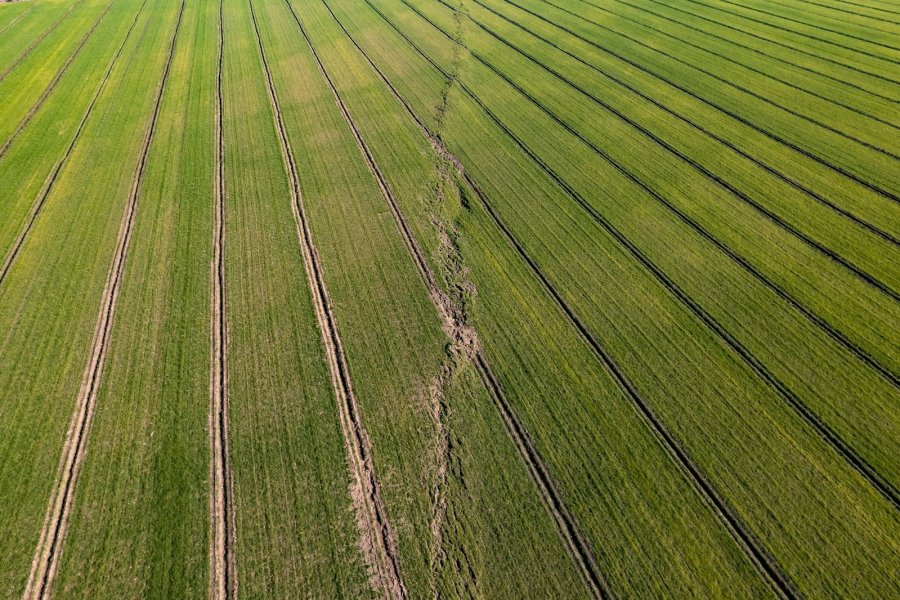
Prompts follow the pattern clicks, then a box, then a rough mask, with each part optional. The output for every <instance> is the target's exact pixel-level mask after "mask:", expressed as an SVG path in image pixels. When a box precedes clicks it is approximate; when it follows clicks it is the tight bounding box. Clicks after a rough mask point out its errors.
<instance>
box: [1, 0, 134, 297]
mask: <svg viewBox="0 0 900 600" xmlns="http://www.w3.org/2000/svg"><path fill="white" fill-rule="evenodd" d="M146 5H147V0H143V2H142V3H141V7H140V9H138V11H137V13H136V14H135V15H134V19H133V20H132V22H131V26H130V27H129V28H128V32H127V33H126V34H125V39H123V40H122V43H121V44H120V45H119V48H118V49H117V50H116V53H115V55H113V58H112V61H110V63H109V67H108V68H107V69H106V72H105V73H104V74H103V79H101V80H100V85H99V86H97V91H96V92H94V96H93V98H91V103H90V104H89V105H88V107H87V110H86V111H85V112H84V115H82V117H81V121H80V122H79V123H78V127H77V129H75V135H73V136H72V140H71V141H70V142H69V145H68V147H67V148H66V151H65V152H64V153H63V155H62V158H60V159H59V161H57V163H56V165H55V166H54V167H53V170H52V171H51V172H50V176H49V177H48V178H47V181H46V182H45V183H44V186H43V188H41V191H40V192H39V193H38V195H37V197H36V198H35V199H34V202H33V203H32V205H31V210H30V211H29V213H28V218H27V219H26V221H25V225H24V226H23V227H22V230H21V231H20V232H19V235H18V237H16V241H15V242H14V243H13V245H12V247H11V248H10V249H9V251H8V252H7V253H6V256H5V257H4V258H3V267H2V268H0V286H2V285H3V282H4V281H5V280H6V276H7V274H8V273H9V269H10V268H11V267H12V264H13V262H15V260H16V257H17V256H18V255H19V251H20V250H21V249H22V245H23V244H24V243H25V239H26V238H27V237H28V234H29V233H30V232H31V228H32V226H33V225H34V222H35V221H36V220H37V218H38V215H39V214H40V212H41V209H42V208H43V206H44V202H45V201H46V200H47V197H48V196H49V195H50V192H51V191H53V186H54V185H55V184H56V181H57V180H58V179H59V175H60V173H61V172H62V170H63V168H64V167H65V166H66V164H67V163H68V161H69V157H70V156H71V155H72V151H73V150H74V149H75V145H76V144H77V143H78V140H79V139H80V138H81V132H82V131H84V126H85V125H86V124H87V122H88V119H89V118H90V116H91V113H92V112H93V111H94V106H96V104H97V100H99V99H100V95H101V94H102V93H103V90H104V88H106V84H107V82H109V77H110V75H111V74H112V71H113V68H114V67H115V66H116V63H117V62H118V61H119V57H120V56H121V55H122V51H123V50H124V49H125V44H127V43H128V40H129V38H130V37H131V33H132V31H134V28H135V26H136V25H137V22H138V19H139V18H140V16H141V13H143V12H144V7H145V6H146Z"/></svg>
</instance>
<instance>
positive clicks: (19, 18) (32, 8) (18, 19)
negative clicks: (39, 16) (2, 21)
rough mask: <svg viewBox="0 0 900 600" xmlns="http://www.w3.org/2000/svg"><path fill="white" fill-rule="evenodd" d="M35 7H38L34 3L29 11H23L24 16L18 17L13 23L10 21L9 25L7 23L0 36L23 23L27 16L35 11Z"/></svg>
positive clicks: (0, 31) (0, 30)
mask: <svg viewBox="0 0 900 600" xmlns="http://www.w3.org/2000/svg"><path fill="white" fill-rule="evenodd" d="M35 6H36V5H35V4H34V3H32V5H31V6H29V7H28V8H27V9H25V10H23V11H22V14H21V15H19V16H18V17H16V18H15V19H13V20H12V21H10V22H9V23H7V24H6V27H3V28H2V29H0V35H3V34H4V33H6V32H7V31H9V30H10V29H12V28H13V27H15V26H16V23H18V22H19V21H21V20H22V19H23V18H24V17H25V15H27V14H28V13H30V12H31V11H33V10H34V7H35Z"/></svg>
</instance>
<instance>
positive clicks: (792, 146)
mask: <svg viewBox="0 0 900 600" xmlns="http://www.w3.org/2000/svg"><path fill="white" fill-rule="evenodd" d="M504 1H505V2H507V3H508V4H511V5H512V6H515V7H516V8H518V9H520V10H522V11H523V12H526V13H528V14H529V15H531V16H533V17H535V18H537V19H540V20H541V21H544V22H545V23H549V24H550V25H552V26H554V27H556V28H557V29H560V30H561V31H565V32H566V33H568V34H569V35H571V36H572V37H574V38H576V39H579V40H581V41H582V42H584V43H586V44H588V45H590V46H592V47H594V48H596V49H597V50H599V51H601V52H603V53H604V54H608V55H610V56H612V57H614V58H616V59H618V60H620V61H622V62H624V63H627V64H628V65H630V66H632V67H634V68H636V69H638V70H640V71H642V72H644V73H646V74H647V75H649V76H651V77H653V78H654V79H658V80H660V81H662V82H663V83H666V84H668V85H670V86H672V87H674V88H675V89H677V90H679V91H681V92H684V93H685V94H687V95H689V96H691V97H692V98H694V99H695V100H697V101H699V102H701V103H703V104H705V105H706V106H709V107H710V108H712V109H714V110H716V111H718V112H720V113H722V114H724V115H727V116H729V117H731V118H732V119H735V120H736V121H738V122H740V123H741V124H743V125H746V126H747V127H750V128H751V129H753V130H755V131H757V132H758V133H760V134H761V135H763V136H765V137H767V138H769V139H771V140H772V141H775V142H778V143H779V144H782V145H784V146H787V147H788V148H790V149H791V150H794V151H796V152H799V153H800V154H802V155H803V156H805V157H807V158H809V159H810V160H813V161H815V162H817V163H819V164H820V165H822V166H823V167H825V168H827V169H829V170H831V171H834V172H835V173H838V174H840V175H843V176H844V177H847V178H848V179H852V180H853V181H855V182H856V183H858V184H860V185H862V186H863V187H866V188H868V189H869V190H871V191H873V192H875V193H877V194H879V195H880V196H883V197H885V198H887V199H889V200H892V201H893V202H897V203H900V196H898V195H897V194H895V193H893V192H891V191H889V190H885V189H883V188H882V187H880V186H878V185H875V184H873V183H871V182H869V181H867V180H866V179H864V178H862V177H860V176H859V175H856V174H855V173H853V172H851V171H849V170H847V169H845V168H843V167H840V166H838V165H834V164H832V163H830V162H828V160H826V159H825V158H822V157H820V156H819V155H817V154H814V153H813V152H811V151H809V150H807V149H806V148H803V147H801V146H799V145H798V144H795V143H794V142H791V141H789V140H787V139H785V138H784V137H782V136H780V135H778V134H776V133H773V132H771V131H769V130H768V129H763V128H761V127H759V126H758V125H756V124H755V123H753V122H752V121H750V120H748V119H747V118H746V117H743V116H741V115H739V114H737V113H735V112H733V111H731V110H729V109H727V108H724V107H722V106H719V105H718V104H715V103H714V102H711V101H710V100H708V99H706V98H704V97H703V96H700V95H699V94H697V93H695V92H692V91H691V90H689V89H688V88H686V87H684V86H683V85H681V84H680V83H678V82H676V81H674V80H672V79H669V78H668V77H664V76H662V75H659V74H657V73H655V72H654V71H651V70H649V69H647V68H646V67H644V66H642V65H641V64H640V63H637V62H635V61H633V60H631V59H629V58H627V57H626V56H624V55H622V54H620V53H618V52H616V51H614V50H610V49H608V48H606V47H604V46H601V45H600V44H598V43H596V42H594V41H593V40H591V39H588V38H586V37H584V36H582V35H581V34H579V33H578V32H576V31H573V30H571V29H569V28H567V27H565V26H563V25H559V24H557V23H554V22H553V21H551V20H549V19H547V18H546V17H544V16H542V15H540V14H539V13H536V12H534V11H532V10H531V9H529V8H528V7H526V6H522V5H521V4H518V3H517V2H515V0H504ZM572 14H573V15H574V13H572ZM574 16H576V17H579V15H574ZM598 27H599V25H598ZM613 33H616V32H613ZM628 39H629V40H631V41H633V42H635V43H636V44H639V45H643V46H646V44H643V43H642V42H641V41H640V40H637V39H634V38H628ZM648 48H649V46H648ZM651 49H652V48H651ZM689 66H690V65H689ZM897 83H900V81H898V82H897Z"/></svg>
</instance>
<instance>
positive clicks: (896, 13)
mask: <svg viewBox="0 0 900 600" xmlns="http://www.w3.org/2000/svg"><path fill="white" fill-rule="evenodd" d="M802 2H803V4H811V5H813V6H821V7H822V8H828V9H830V10H836V11H838V12H846V13H849V14H851V15H856V14H859V15H860V16H866V15H862V14H861V13H855V12H852V11H848V10H845V9H841V8H838V7H836V6H833V5H830V4H823V3H821V2H811V1H810V0H802ZM773 4H775V3H774V2H773ZM841 4H845V5H847V6H858V7H860V8H866V9H869V10H877V11H881V12H885V13H888V14H891V15H900V11H896V10H889V9H887V8H881V7H878V6H867V5H865V4H860V3H858V2H846V1H842V2H841ZM870 18H871V17H870Z"/></svg>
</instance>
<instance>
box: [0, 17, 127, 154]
mask: <svg viewBox="0 0 900 600" xmlns="http://www.w3.org/2000/svg"><path fill="white" fill-rule="evenodd" d="M114 1H115V0H113V2H114ZM113 2H110V3H109V4H107V5H106V10H104V11H103V13H102V14H101V15H100V18H98V19H97V21H96V22H95V23H94V25H93V26H92V27H91V28H90V29H89V30H88V32H87V33H85V34H84V37H82V38H81V41H80V42H79V43H78V46H77V47H76V48H75V50H74V51H73V52H72V54H71V55H70V56H69V58H68V59H67V60H66V62H65V63H63V65H62V66H61V67H60V68H59V70H58V71H57V72H56V75H55V76H54V77H53V79H52V80H51V81H50V83H49V84H48V85H47V87H46V88H45V89H44V91H43V92H42V93H41V95H40V97H38V99H37V100H36V101H35V103H34V105H33V106H32V107H31V109H30V110H29V111H28V113H27V114H26V115H25V116H24V117H22V120H21V121H19V124H18V125H17V126H16V129H15V131H13V132H12V134H10V136H9V138H7V140H6V141H5V142H4V143H3V145H2V146H0V158H3V156H4V155H5V154H6V152H7V151H8V150H9V147H10V146H11V145H12V143H13V142H14V141H15V140H16V138H17V137H18V136H19V134H20V133H22V130H23V129H25V126H26V125H28V123H29V122H30V121H31V119H32V118H33V117H34V115H35V114H36V113H37V111H38V110H40V108H41V107H42V106H43V105H44V101H45V100H47V98H48V97H49V96H50V94H51V93H52V92H53V90H54V89H56V84H58V83H59V80H60V79H62V77H63V75H65V74H66V71H68V70H69V66H70V65H71V64H72V63H73V62H74V61H75V58H76V57H77V56H78V54H79V53H80V52H81V50H82V48H84V46H85V44H87V41H88V40H89V39H90V38H91V37H92V36H93V34H94V32H95V31H96V30H97V27H99V26H100V23H101V22H102V21H103V19H105V18H106V15H108V14H109V11H110V10H111V9H112V5H113Z"/></svg>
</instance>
